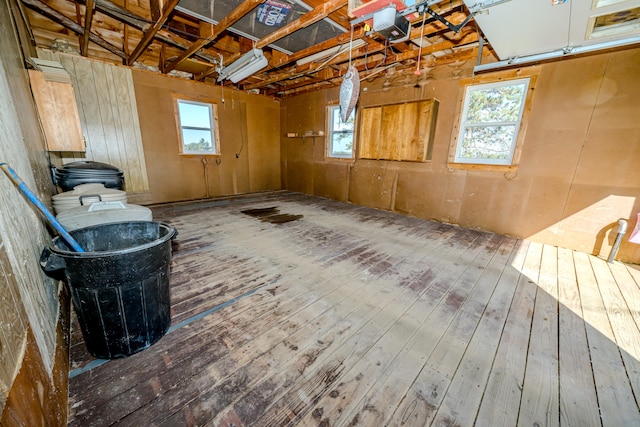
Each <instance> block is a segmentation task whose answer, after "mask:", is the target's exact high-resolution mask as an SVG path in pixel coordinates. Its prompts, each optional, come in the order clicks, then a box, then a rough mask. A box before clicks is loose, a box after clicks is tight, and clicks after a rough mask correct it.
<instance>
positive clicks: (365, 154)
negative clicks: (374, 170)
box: [358, 99, 438, 162]
mask: <svg viewBox="0 0 640 427" xmlns="http://www.w3.org/2000/svg"><path fill="white" fill-rule="evenodd" d="M437 114H438V101H437V100H435V99H427V100H421V101H413V102H403V103H398V104H389V105H379V106H372V107H365V108H362V109H361V110H360V126H359V130H358V141H359V153H358V158H360V159H376V160H402V161H413V162H424V161H426V160H429V159H431V151H432V148H431V145H432V140H433V134H434V131H435V127H436V118H437Z"/></svg>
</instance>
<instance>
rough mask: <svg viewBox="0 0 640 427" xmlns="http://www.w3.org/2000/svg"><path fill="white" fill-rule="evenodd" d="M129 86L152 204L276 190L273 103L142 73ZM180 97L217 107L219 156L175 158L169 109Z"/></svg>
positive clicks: (277, 132) (276, 133) (277, 124)
mask: <svg viewBox="0 0 640 427" xmlns="http://www.w3.org/2000/svg"><path fill="white" fill-rule="evenodd" d="M133 82H134V86H135V94H136V100H137V104H138V106H139V118H140V127H141V131H142V136H143V142H144V151H145V156H146V158H147V160H148V162H147V164H148V166H147V168H148V174H149V186H150V187H151V193H152V199H153V200H152V201H153V202H158V203H159V202H169V201H178V200H194V199H199V198H208V197H217V196H223V195H230V194H240V193H248V192H250V191H260V190H262V189H277V188H280V177H279V170H280V166H279V164H280V158H279V155H280V154H279V153H280V130H279V128H280V117H279V114H280V107H279V104H278V102H276V101H274V100H273V99H272V98H267V97H262V96H258V95H249V94H246V93H243V92H239V91H233V90H230V89H224V91H223V90H222V89H221V88H220V86H212V85H209V84H205V83H199V82H193V81H188V80H182V79H175V78H171V77H167V76H162V75H158V74H153V73H148V72H144V71H133ZM181 97H182V98H184V99H191V100H194V101H200V102H208V103H213V104H215V105H217V109H218V125H219V129H218V130H219V136H220V154H218V155H215V156H194V155H181V154H179V136H178V129H177V124H176V121H175V118H174V111H175V110H174V103H175V100H176V99H178V98H181ZM283 145H284V144H283ZM236 155H237V157H236Z"/></svg>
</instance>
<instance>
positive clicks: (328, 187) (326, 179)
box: [313, 162, 351, 202]
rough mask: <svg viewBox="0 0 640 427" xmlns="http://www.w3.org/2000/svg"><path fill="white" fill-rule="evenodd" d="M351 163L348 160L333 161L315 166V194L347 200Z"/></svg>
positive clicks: (342, 200)
mask: <svg viewBox="0 0 640 427" xmlns="http://www.w3.org/2000/svg"><path fill="white" fill-rule="evenodd" d="M350 169H351V164H350V163H346V162H331V163H327V164H326V165H323V167H320V166H319V165H316V167H314V168H313V171H314V177H313V183H314V187H313V194H314V195H316V196H320V197H326V198H329V199H333V200H339V201H341V202H346V201H347V199H348V189H349V186H348V183H349V171H350Z"/></svg>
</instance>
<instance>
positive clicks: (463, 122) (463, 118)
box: [453, 77, 531, 166]
mask: <svg viewBox="0 0 640 427" xmlns="http://www.w3.org/2000/svg"><path fill="white" fill-rule="evenodd" d="M520 84H524V85H525V87H524V91H523V96H522V99H521V100H520V108H519V112H518V119H517V120H516V121H502V122H491V123H484V124H478V123H472V122H468V121H467V112H468V108H469V101H470V99H471V94H472V93H474V92H475V91H481V90H486V89H493V88H500V87H505V86H514V85H520ZM530 86H531V81H530V78H529V77H526V78H521V79H514V80H503V81H498V82H492V83H483V84H476V85H468V86H466V88H465V95H464V103H463V108H462V114H461V115H460V126H459V131H458V135H457V140H456V151H455V158H454V159H453V161H454V162H455V163H470V164H481V165H499V166H511V165H513V164H514V153H515V150H516V147H517V146H518V141H519V137H520V128H521V124H522V121H523V113H524V108H525V104H526V103H527V97H528V93H529V88H530ZM497 126H512V127H514V129H515V131H514V132H513V135H512V138H511V144H510V151H509V156H508V158H506V159H489V158H482V157H479V158H478V157H477V158H471V157H462V155H461V152H462V148H463V145H462V143H463V141H464V134H465V132H466V131H467V129H469V128H474V127H475V128H480V127H497Z"/></svg>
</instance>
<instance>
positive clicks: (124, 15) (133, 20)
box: [95, 0, 216, 63]
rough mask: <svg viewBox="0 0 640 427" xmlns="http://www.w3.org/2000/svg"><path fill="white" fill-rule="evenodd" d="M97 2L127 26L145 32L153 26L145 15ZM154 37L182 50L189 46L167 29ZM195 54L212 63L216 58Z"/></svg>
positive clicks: (200, 53) (103, 9)
mask: <svg viewBox="0 0 640 427" xmlns="http://www.w3.org/2000/svg"><path fill="white" fill-rule="evenodd" d="M95 2H96V7H97V9H98V10H99V11H100V12H102V13H104V14H105V15H108V16H110V17H112V18H114V19H116V20H118V21H120V22H122V23H123V24H125V28H126V26H131V27H133V28H135V29H137V30H140V31H142V32H145V31H146V30H147V29H148V28H149V27H150V26H151V25H150V24H149V23H148V22H147V21H146V20H145V19H144V18H143V17H141V16H139V15H137V14H135V13H133V12H131V11H129V10H126V9H123V8H122V7H120V6H118V5H117V4H115V3H113V2H111V1H109V0H95ZM154 37H155V38H157V39H158V40H159V41H161V42H162V43H166V44H168V45H169V46H172V47H176V48H178V49H181V50H186V49H187V48H188V46H189V45H188V42H187V41H186V40H184V39H182V38H181V37H178V36H176V35H174V34H173V33H170V32H168V31H165V30H161V31H158V32H157V33H156V34H155V36H154ZM195 56H197V57H199V58H200V59H203V60H205V61H207V62H211V63H213V62H214V61H215V59H216V58H215V57H213V56H211V55H208V54H206V53H203V52H198V53H196V54H195Z"/></svg>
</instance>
